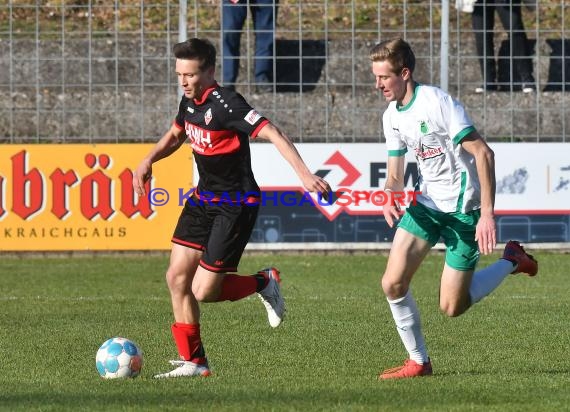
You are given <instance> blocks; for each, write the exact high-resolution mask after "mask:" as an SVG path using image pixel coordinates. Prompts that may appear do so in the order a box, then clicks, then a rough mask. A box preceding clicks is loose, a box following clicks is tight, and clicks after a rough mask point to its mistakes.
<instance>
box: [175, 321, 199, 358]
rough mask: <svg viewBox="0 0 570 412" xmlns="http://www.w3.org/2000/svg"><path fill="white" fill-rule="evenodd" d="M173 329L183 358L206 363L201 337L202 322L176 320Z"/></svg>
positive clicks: (179, 352)
mask: <svg viewBox="0 0 570 412" xmlns="http://www.w3.org/2000/svg"><path fill="white" fill-rule="evenodd" d="M171 330H172V336H174V341H175V342H176V347H177V348H178V354H179V355H180V357H181V358H182V359H184V360H185V361H190V362H194V363H199V364H204V363H206V353H205V352H204V346H203V345H202V339H201V338H200V324H198V323H197V324H189V323H180V322H176V323H175V324H173V325H172V327H171Z"/></svg>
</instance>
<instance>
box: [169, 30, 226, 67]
mask: <svg viewBox="0 0 570 412" xmlns="http://www.w3.org/2000/svg"><path fill="white" fill-rule="evenodd" d="M172 51H173V52H174V57H176V58H177V59H182V60H198V61H199V62H200V70H201V71H204V70H206V69H208V68H210V67H214V66H215V65H216V48H215V47H214V45H213V44H212V43H211V42H210V41H209V40H207V39H198V38H195V37H194V38H192V39H188V40H186V41H183V42H181V43H176V44H175V45H174V47H173V48H172Z"/></svg>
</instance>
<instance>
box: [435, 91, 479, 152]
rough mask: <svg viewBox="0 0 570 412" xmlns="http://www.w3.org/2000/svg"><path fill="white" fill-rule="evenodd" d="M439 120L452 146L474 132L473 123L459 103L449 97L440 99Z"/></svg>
mask: <svg viewBox="0 0 570 412" xmlns="http://www.w3.org/2000/svg"><path fill="white" fill-rule="evenodd" d="M440 108H441V112H440V114H441V118H440V119H439V120H440V122H441V125H442V126H443V128H444V130H446V131H447V134H448V136H449V137H450V138H451V139H452V140H453V143H454V144H456V145H457V144H459V143H461V141H462V140H463V138H464V137H465V136H467V135H468V134H469V133H471V132H472V131H474V130H475V127H474V126H473V122H472V121H471V119H470V118H469V115H468V114H467V112H466V111H465V108H464V107H463V105H462V104H461V103H459V102H458V101H457V100H455V99H454V98H452V97H451V96H449V95H445V96H442V97H441V99H440Z"/></svg>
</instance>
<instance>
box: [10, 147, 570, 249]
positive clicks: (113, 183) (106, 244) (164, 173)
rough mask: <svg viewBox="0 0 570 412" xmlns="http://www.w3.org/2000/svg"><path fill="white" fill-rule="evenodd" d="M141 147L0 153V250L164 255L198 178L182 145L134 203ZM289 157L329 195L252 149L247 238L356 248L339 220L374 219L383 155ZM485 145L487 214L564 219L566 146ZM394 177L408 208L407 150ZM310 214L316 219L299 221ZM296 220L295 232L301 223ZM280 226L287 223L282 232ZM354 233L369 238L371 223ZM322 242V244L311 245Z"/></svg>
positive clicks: (362, 151)
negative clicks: (256, 212) (491, 164)
mask: <svg viewBox="0 0 570 412" xmlns="http://www.w3.org/2000/svg"><path fill="white" fill-rule="evenodd" d="M152 147H153V144H104V145H89V144H85V145H81V144H78V145H74V144H69V145H52V144H49V145H47V144H46V145H40V144H38V145H4V146H2V149H1V151H0V251H61V250H77V251H81V250H167V249H169V248H170V238H171V235H172V231H173V229H174V226H175V224H176V221H177V218H178V216H179V213H180V208H181V207H182V205H183V204H184V202H185V201H186V199H188V198H189V196H190V195H191V194H192V190H193V187H194V186H195V183H196V182H197V179H198V176H197V173H196V172H195V171H194V172H193V170H192V169H193V167H192V163H193V161H192V153H191V149H190V147H189V146H188V145H184V146H182V147H181V148H180V149H179V150H178V151H177V152H176V153H174V154H173V155H172V156H170V157H169V158H167V159H164V160H162V161H160V162H158V163H156V164H155V165H154V166H153V179H152V180H151V181H150V182H149V183H147V192H148V195H147V196H145V197H142V198H140V199H139V198H138V196H137V195H136V194H135V193H134V191H133V188H132V174H133V170H134V169H135V168H136V166H137V165H138V164H139V162H140V161H141V160H142V158H143V157H144V156H145V155H146V154H147V153H148V152H149V151H150V150H151V148H152ZM297 148H298V150H299V152H300V153H301V155H302V157H303V159H304V160H305V162H306V163H307V165H308V166H309V169H310V170H311V172H313V173H315V174H318V175H320V176H322V177H324V178H325V179H326V180H327V181H328V182H329V183H330V185H331V187H332V188H333V190H334V192H335V194H334V196H333V198H332V199H328V200H326V199H323V198H322V197H320V196H318V195H314V194H308V193H305V191H304V189H303V187H302V185H301V182H300V181H299V178H298V177H297V175H296V174H295V172H294V171H293V169H292V168H291V166H290V165H289V164H288V163H287V162H286V161H285V160H284V159H283V158H282V156H281V155H280V153H279V152H278V150H277V149H276V148H275V146H274V145H272V144H265V143H263V144H262V143H252V145H251V155H252V166H253V170H254V174H255V177H256V180H257V182H258V184H259V186H260V187H261V189H262V193H261V199H260V202H261V206H262V209H261V213H260V218H261V217H263V219H260V222H258V225H257V226H256V229H255V230H254V235H253V236H252V241H253V242H259V241H262V239H265V241H268V240H267V239H273V241H275V239H281V241H287V239H288V238H291V239H298V238H303V239H304V238H305V237H306V236H308V234H315V233H319V234H323V233H324V234H326V238H329V237H331V236H332V234H331V235H329V234H328V233H327V230H328V229H327V228H328V226H330V225H331V224H334V230H332V229H331V230H332V233H333V234H338V233H346V238H347V239H349V238H350V239H353V241H359V240H358V239H361V238H362V236H360V235H359V236H356V235H354V236H353V234H352V232H351V233H348V232H346V231H347V230H348V229H347V227H348V228H350V227H352V226H355V225H356V226H355V227H356V228H358V227H360V226H358V225H359V223H358V222H360V220H359V221H358V222H356V223H355V222H352V221H351V222H348V221H347V220H346V217H347V216H349V217H350V218H357V219H360V218H359V216H363V218H366V219H368V220H366V222H370V221H371V220H370V219H374V221H375V222H376V219H380V218H381V217H382V206H383V204H386V202H387V201H389V197H388V196H387V194H386V193H385V192H384V191H383V188H384V184H385V180H386V175H387V160H388V156H387V152H386V146H385V145H384V144H379V143H374V144H372V143H356V144H317V143H310V144H298V145H297ZM491 148H492V149H493V151H494V152H495V165H496V180H497V195H496V213H497V214H498V215H569V214H570V144H557V143H551V144H550V143H540V144H531V143H517V144H510V143H504V144H491ZM404 175H405V185H406V186H405V189H404V191H403V192H402V194H401V197H400V199H401V200H403V201H404V203H405V204H409V203H410V202H413V201H414V196H415V192H414V186H415V183H416V182H417V180H418V178H419V177H420V176H419V171H418V167H417V163H416V158H415V157H414V156H413V154H412V153H407V154H406V164H405V169H404ZM244 195H245V194H244ZM307 213H309V214H307ZM313 213H314V214H315V216H317V217H318V216H320V217H321V219H317V218H316V217H315V218H313V217H310V216H313ZM342 216H344V217H345V218H342V219H341V217H342ZM367 216H368V218H367ZM303 219H304V220H306V225H305V226H303V225H302V224H301V223H300V222H301V221H302V220H303ZM289 221H291V222H294V223H295V225H296V226H295V225H293V226H294V227H293V226H291V225H292V224H289V223H286V222H289ZM317 221H318V222H319V224H318V225H317V226H318V227H317V226H315V225H316V223H315V222H317ZM270 222H281V223H282V225H285V224H286V226H287V227H285V226H284V227H283V228H282V229H281V231H280V232H279V233H282V234H281V235H279V234H277V232H275V231H274V230H273V229H274V228H273V229H272V232H271V233H274V232H275V233H276V235H275V236H272V237H270V238H267V236H265V235H263V236H262V235H261V234H264V233H265V232H267V231H266V230H264V228H265V226H267V227H269V226H271V225H270ZM327 222H328V223H327ZM362 222H363V225H364V220H363V221H362ZM263 225H265V226H263ZM268 225H269V226H268ZM299 225H300V226H299ZM327 225H328V226H327ZM347 225H348V226H347ZM375 225H376V224H375ZM290 226H291V227H290ZM313 226H314V227H313ZM365 226H366V230H370V223H366V225H365ZM363 228H364V226H363ZM355 230H356V229H355ZM359 230H360V229H359ZM363 230H364V229H363ZM258 232H259V233H258ZM289 232H290V233H289ZM268 233H269V232H268ZM299 233H302V234H303V236H298V234H299ZM256 234H260V235H259V236H257V235H256ZM321 237H322V238H324V237H325V235H319V236H318V239H320V238H321ZM337 237H338V236H337ZM297 241H298V240H297Z"/></svg>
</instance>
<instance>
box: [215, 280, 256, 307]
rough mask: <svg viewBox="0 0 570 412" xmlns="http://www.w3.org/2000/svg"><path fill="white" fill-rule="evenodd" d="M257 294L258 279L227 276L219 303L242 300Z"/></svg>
mask: <svg viewBox="0 0 570 412" xmlns="http://www.w3.org/2000/svg"><path fill="white" fill-rule="evenodd" d="M255 292H257V278H256V277H255V275H254V276H240V275H225V276H224V281H223V282H222V292H221V293H220V296H218V302H221V301H223V300H231V301H234V300H240V299H243V298H245V297H246V296H249V295H252V294H254V293H255Z"/></svg>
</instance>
